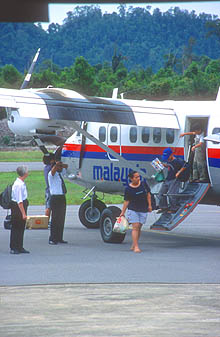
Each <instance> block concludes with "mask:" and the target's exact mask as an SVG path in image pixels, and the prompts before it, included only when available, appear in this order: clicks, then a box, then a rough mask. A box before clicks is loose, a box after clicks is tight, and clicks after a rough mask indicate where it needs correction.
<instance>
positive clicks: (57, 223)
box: [48, 161, 68, 245]
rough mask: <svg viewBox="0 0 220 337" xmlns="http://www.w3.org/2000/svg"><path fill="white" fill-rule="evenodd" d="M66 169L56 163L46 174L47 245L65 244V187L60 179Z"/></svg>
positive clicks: (64, 166)
mask: <svg viewBox="0 0 220 337" xmlns="http://www.w3.org/2000/svg"><path fill="white" fill-rule="evenodd" d="M67 167H68V165H67V164H63V163H62V162H61V161H58V162H56V164H55V165H54V166H53V167H52V169H51V171H50V172H49V174H48V183H49V188H50V195H51V199H50V206H51V213H52V215H51V226H50V237H49V244H50V245H56V244H58V243H67V241H64V240H63V230H64V223H65V216H66V196H65V194H66V187H65V183H64V181H63V177H62V171H63V169H66V168H67Z"/></svg>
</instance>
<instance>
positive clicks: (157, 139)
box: [153, 128, 161, 143]
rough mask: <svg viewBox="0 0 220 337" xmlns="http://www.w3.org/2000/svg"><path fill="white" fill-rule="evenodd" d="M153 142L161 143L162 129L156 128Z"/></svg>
mask: <svg viewBox="0 0 220 337" xmlns="http://www.w3.org/2000/svg"><path fill="white" fill-rule="evenodd" d="M153 141H154V143H160V142H161V128H154V129H153Z"/></svg>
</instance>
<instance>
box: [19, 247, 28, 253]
mask: <svg viewBox="0 0 220 337" xmlns="http://www.w3.org/2000/svg"><path fill="white" fill-rule="evenodd" d="M19 252H20V253H23V254H30V252H29V251H28V250H26V249H24V248H22V249H20V250H19Z"/></svg>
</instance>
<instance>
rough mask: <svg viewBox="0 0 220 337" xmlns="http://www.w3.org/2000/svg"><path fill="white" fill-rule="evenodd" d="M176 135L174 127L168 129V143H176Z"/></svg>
mask: <svg viewBox="0 0 220 337" xmlns="http://www.w3.org/2000/svg"><path fill="white" fill-rule="evenodd" d="M174 136H175V133H174V129H167V130H166V141H167V143H168V144H172V143H174Z"/></svg>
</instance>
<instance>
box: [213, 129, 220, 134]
mask: <svg viewBox="0 0 220 337" xmlns="http://www.w3.org/2000/svg"><path fill="white" fill-rule="evenodd" d="M212 133H220V128H214V129H213V130H212Z"/></svg>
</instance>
